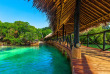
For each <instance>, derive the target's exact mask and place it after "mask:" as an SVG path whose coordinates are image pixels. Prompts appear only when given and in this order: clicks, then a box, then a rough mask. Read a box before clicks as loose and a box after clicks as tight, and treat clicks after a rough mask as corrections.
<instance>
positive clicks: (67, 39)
mask: <svg viewBox="0 0 110 74" xmlns="http://www.w3.org/2000/svg"><path fill="white" fill-rule="evenodd" d="M68 41H69V40H68V36H67V47H68Z"/></svg>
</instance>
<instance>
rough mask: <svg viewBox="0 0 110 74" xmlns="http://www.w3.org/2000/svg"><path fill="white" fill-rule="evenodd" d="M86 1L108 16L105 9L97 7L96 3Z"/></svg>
mask: <svg viewBox="0 0 110 74" xmlns="http://www.w3.org/2000/svg"><path fill="white" fill-rule="evenodd" d="M86 1H87V2H89V3H90V4H91V5H93V6H94V7H96V8H97V9H99V10H100V11H102V12H103V13H105V14H108V13H107V12H106V11H104V10H103V9H101V8H100V7H98V6H97V5H95V4H94V3H92V2H90V1H89V0H86Z"/></svg>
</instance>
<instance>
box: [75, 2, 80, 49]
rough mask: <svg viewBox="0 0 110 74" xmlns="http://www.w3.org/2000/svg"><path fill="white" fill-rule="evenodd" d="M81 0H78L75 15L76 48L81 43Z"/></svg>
mask: <svg viewBox="0 0 110 74" xmlns="http://www.w3.org/2000/svg"><path fill="white" fill-rule="evenodd" d="M80 5H81V0H76V8H75V14H74V47H75V48H77V47H76V44H77V43H79V16H80Z"/></svg>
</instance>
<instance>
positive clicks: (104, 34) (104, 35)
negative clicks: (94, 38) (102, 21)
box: [103, 32, 106, 51]
mask: <svg viewBox="0 0 110 74" xmlns="http://www.w3.org/2000/svg"><path fill="white" fill-rule="evenodd" d="M105 37H106V32H104V33H103V51H105V45H106V44H105Z"/></svg>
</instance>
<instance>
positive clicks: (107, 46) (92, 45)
mask: <svg viewBox="0 0 110 74" xmlns="http://www.w3.org/2000/svg"><path fill="white" fill-rule="evenodd" d="M82 45H84V46H87V44H82ZM99 46H100V47H101V48H103V45H99ZM89 47H93V48H98V49H100V48H99V47H98V46H97V45H95V44H89ZM107 48H110V45H106V46H105V49H107ZM109 51H110V49H109Z"/></svg>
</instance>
